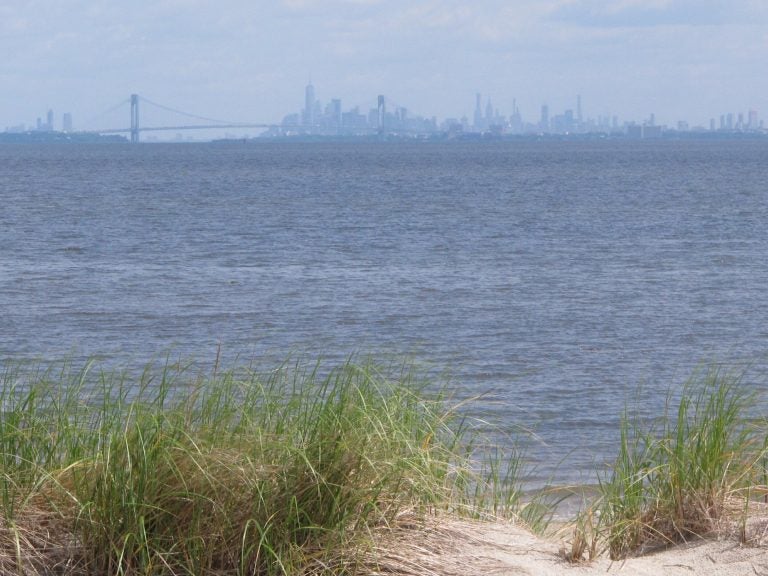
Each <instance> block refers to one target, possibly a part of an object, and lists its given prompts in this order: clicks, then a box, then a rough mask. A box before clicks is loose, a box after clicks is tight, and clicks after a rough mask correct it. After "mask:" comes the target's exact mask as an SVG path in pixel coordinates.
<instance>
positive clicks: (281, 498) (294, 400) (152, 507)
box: [0, 362, 519, 576]
mask: <svg viewBox="0 0 768 576" xmlns="http://www.w3.org/2000/svg"><path fill="white" fill-rule="evenodd" d="M429 398H430V395H428V394H426V393H425V392H424V391H423V383H421V382H417V381H414V380H413V379H412V376H411V375H410V373H408V372H406V371H403V372H400V373H399V379H398V380H393V379H389V378H386V377H384V376H383V374H382V373H381V371H380V370H379V369H377V368H376V367H374V366H372V365H358V364H353V363H351V362H350V363H347V364H345V365H343V366H341V367H339V368H338V369H335V370H331V371H329V372H328V373H327V374H325V375H323V376H320V375H319V374H318V372H317V371H316V370H303V369H302V368H300V367H298V366H294V367H290V368H283V369H281V370H277V371H273V372H271V373H270V375H269V376H267V377H264V376H262V375H260V374H256V373H252V372H245V371H244V372H238V371H229V372H218V373H216V374H215V375H214V376H213V377H210V378H202V379H200V378H193V379H192V380H189V379H187V378H186V377H185V374H184V371H183V369H181V368H179V367H176V366H166V367H165V368H164V369H163V370H161V371H160V373H159V374H158V373H157V372H154V371H153V370H151V369H148V370H146V371H145V372H144V374H143V375H142V376H141V377H140V379H139V381H138V382H131V381H130V379H129V378H128V377H127V376H125V375H122V374H118V375H116V374H114V373H108V374H105V373H95V372H91V369H90V367H89V366H86V367H85V368H83V369H82V370H80V371H72V370H71V369H69V368H67V367H65V368H64V369H63V370H60V371H57V372H51V371H41V370H33V371H32V372H20V371H14V372H9V373H7V374H6V376H5V380H4V386H3V387H2V388H0V406H3V418H2V419H0V498H1V499H0V503H1V504H2V509H1V510H0V512H1V513H0V522H1V523H0V573H2V574H16V575H20V576H21V575H23V576H28V575H29V576H32V575H42V574H61V575H62V576H79V575H81V574H98V575H105V576H106V575H109V576H111V575H116V576H122V575H125V576H129V575H130V576H134V575H146V576H177V575H178V576H180V575H190V576H191V575H194V576H206V575H207V576H223V575H229V574H231V575H233V576H234V575H243V576H245V575H265V576H266V575H278V574H291V575H294V574H297V575H301V574H326V573H331V574H339V573H347V574H358V573H364V572H366V571H369V570H378V569H379V568H374V567H373V563H374V560H373V559H374V558H375V559H376V560H375V563H376V565H377V566H380V567H381V566H389V568H387V570H395V571H397V570H400V571H404V570H410V569H411V568H407V565H408V560H407V559H406V557H405V556H402V552H403V551H404V550H407V551H408V557H410V554H411V552H412V553H413V554H414V555H415V556H414V558H418V554H419V550H421V551H422V552H424V554H425V556H424V561H425V562H426V563H428V554H426V551H427V548H425V547H422V548H419V547H418V546H417V545H416V542H418V541H419V540H418V538H414V537H413V536H411V537H409V538H407V539H406V541H407V543H406V544H403V543H400V544H398V545H397V547H391V548H390V547H388V545H387V543H388V542H390V543H391V542H394V541H395V540H393V538H395V539H396V535H397V534H401V533H403V530H405V528H404V526H405V525H406V524H407V522H406V521H405V520H404V519H405V518H412V519H413V520H409V521H408V522H411V524H412V523H413V522H416V519H417V518H418V517H419V516H424V517H426V516H428V515H430V514H433V513H435V512H436V511H440V510H442V511H448V510H450V511H452V513H457V512H459V511H460V512H462V513H465V514H476V515H479V514H483V513H485V509H484V508H485V507H491V508H503V509H504V510H505V511H506V512H509V513H514V511H513V507H514V505H515V503H516V502H517V496H516V495H515V494H510V493H509V491H514V490H516V488H517V478H516V477H514V476H510V475H509V474H503V475H500V476H499V475H492V476H491V477H489V478H485V477H483V476H478V475H477V473H476V472H475V470H477V469H483V468H484V469H492V470H494V471H500V470H518V469H519V468H518V467H517V465H516V464H515V463H513V464H502V463H498V462H496V463H493V464H492V465H490V466H485V467H483V466H478V465H477V463H474V462H472V461H471V460H470V455H471V454H470V451H469V448H468V446H470V445H471V444H472V442H471V439H470V438H468V437H466V436H465V435H466V432H467V429H466V428H464V427H463V426H462V422H461V420H460V419H455V418H454V417H455V414H454V413H453V411H452V410H450V409H448V408H446V406H445V405H444V403H443V401H442V400H440V399H439V398H434V399H429ZM477 494H482V495H483V497H482V499H478V498H477V496H476V495H477ZM499 502H503V505H498V503H499ZM395 550H397V551H398V553H397V554H395V552H394V551H395ZM398 562H399V563H400V565H401V566H400V568H397V569H396V568H395V565H396V564H397V563H398ZM415 562H416V563H415V564H413V568H412V570H413V571H414V572H413V573H424V572H421V571H420V569H419V568H417V567H416V566H417V565H418V564H419V562H418V561H415ZM425 566H426V564H425ZM404 573H408V572H404Z"/></svg>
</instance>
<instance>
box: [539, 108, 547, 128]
mask: <svg viewBox="0 0 768 576" xmlns="http://www.w3.org/2000/svg"><path fill="white" fill-rule="evenodd" d="M539 129H540V130H541V131H542V132H547V131H548V130H549V106H547V105H546V104H542V106H541V119H540V120H539Z"/></svg>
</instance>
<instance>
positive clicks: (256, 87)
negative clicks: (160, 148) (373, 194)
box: [0, 0, 768, 127]
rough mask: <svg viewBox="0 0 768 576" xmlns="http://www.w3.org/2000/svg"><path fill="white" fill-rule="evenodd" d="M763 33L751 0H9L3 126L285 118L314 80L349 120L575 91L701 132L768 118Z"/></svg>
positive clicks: (555, 105) (1, 30) (0, 70)
mask: <svg viewBox="0 0 768 576" xmlns="http://www.w3.org/2000/svg"><path fill="white" fill-rule="evenodd" d="M766 30H768V4H767V3H765V2H761V1H757V0H734V1H733V2H729V3H727V4H726V3H722V2H719V1H715V0H696V1H694V0H643V1H640V0H614V1H611V2H608V1H601V0H516V1H515V2H513V3H510V2H507V1H504V0H481V1H479V2H474V3H467V2H461V1H459V0H388V1H386V2H385V1H384V0H324V1H323V2H320V1H319V0H276V2H272V3H253V2H246V1H245V0H224V1H223V2H221V1H219V2H213V0H152V1H150V0H135V2H132V3H131V6H130V9H129V10H126V9H125V7H124V6H122V5H118V4H116V3H110V2H104V3H97V4H94V3H93V2H90V1H88V0H64V1H61V2H59V1H54V0H35V1H32V2H30V1H28V0H7V1H6V2H3V4H2V6H0V49H2V50H3V54H5V58H4V59H3V60H2V61H1V62H0V81H1V82H2V85H3V88H4V90H3V92H2V94H0V127H5V126H12V125H15V124H18V123H20V122H25V123H26V124H30V123H34V120H35V118H36V117H37V116H40V115H42V116H43V117H44V116H45V112H46V111H47V110H48V109H50V108H53V109H54V110H59V111H67V112H70V113H71V114H72V116H73V118H74V119H75V124H76V125H77V124H78V122H83V121H85V120H86V119H88V118H90V117H91V116H93V115H94V114H95V113H98V112H99V111H101V110H102V109H103V108H104V107H105V106H109V105H110V104H111V103H113V102H115V101H116V99H118V98H122V97H125V96H124V95H128V94H131V93H139V94H147V95H148V96H150V97H152V98H153V99H155V100H157V101H159V102H169V103H175V104H176V105H178V106H180V107H182V108H183V109H185V110H188V111H190V112H194V113H198V114H201V115H207V116H211V117H214V118H230V117H234V118H238V119H240V118H242V119H253V120H257V121H264V120H274V121H278V120H279V119H280V118H282V117H283V116H284V115H285V114H287V113H289V112H291V111H296V110H300V109H301V108H302V102H303V96H304V94H303V89H304V86H305V85H306V83H307V79H309V78H310V77H311V78H313V79H314V80H315V84H316V85H317V86H318V89H317V97H318V98H319V99H322V100H324V101H327V100H329V99H330V98H331V95H334V96H333V97H341V98H342V99H343V101H344V103H345V104H344V105H345V108H347V107H353V106H355V105H358V106H360V107H361V109H363V110H367V109H369V107H372V106H373V107H375V106H376V103H375V98H376V97H377V95H378V94H386V95H387V97H388V98H390V99H391V100H392V101H394V102H401V103H403V105H404V106H406V107H407V108H408V109H409V110H410V111H411V112H412V113H413V114H414V115H422V116H433V115H434V116H437V117H438V118H450V117H456V118H461V117H462V116H466V117H468V118H469V119H470V121H472V120H473V115H474V109H475V106H474V104H475V102H474V97H475V96H474V95H475V93H476V92H480V93H481V94H483V95H484V96H485V95H490V96H491V98H492V100H493V105H494V106H495V107H497V108H499V109H500V110H503V111H506V114H507V115H509V114H511V113H512V111H513V110H514V109H515V108H517V109H519V111H520V113H521V114H522V116H523V117H525V118H535V117H538V116H539V115H540V108H541V106H542V104H546V105H547V106H548V107H549V109H550V111H552V113H553V114H554V113H555V111H564V110H566V109H573V110H575V109H576V105H575V103H574V99H575V97H576V95H581V97H582V99H583V102H584V105H583V108H584V109H583V114H584V115H589V116H590V117H593V118H597V117H599V116H603V117H612V116H618V117H619V118H621V119H635V120H637V121H640V120H642V119H645V118H648V117H649V116H650V114H655V117H656V121H657V122H658V123H659V124H666V125H669V126H674V125H675V124H676V122H677V121H679V120H683V121H686V122H688V123H689V124H690V125H691V126H695V125H702V126H707V125H708V123H709V120H710V118H712V117H715V118H716V121H717V122H719V115H720V114H724V113H725V114H727V113H729V112H732V113H734V114H738V113H739V112H742V113H744V114H748V113H749V110H756V111H758V112H763V111H765V110H768V77H767V76H766V75H765V74H763V73H762V69H763V68H764V64H765V59H766V55H768V33H767V32H766ZM335 95H339V96H335ZM372 100H373V101H372ZM57 114H58V112H57ZM254 116H256V117H255V118H254Z"/></svg>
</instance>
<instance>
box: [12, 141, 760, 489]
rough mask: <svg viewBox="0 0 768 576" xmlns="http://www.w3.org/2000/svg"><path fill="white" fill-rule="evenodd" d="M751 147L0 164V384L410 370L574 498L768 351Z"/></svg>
mask: <svg viewBox="0 0 768 576" xmlns="http://www.w3.org/2000/svg"><path fill="white" fill-rule="evenodd" d="M767 183H768V141H766V140H728V141H704V140H702V141H680V142H675V141H655V142H652V141H621V140H608V141H583V142H557V141H547V142H537V141H520V142H477V143H429V142H422V143H385V142H381V143H376V142H315V143H297V142H268V143H253V142H249V143H208V144H167V145H166V144H146V145H137V146H134V145H70V146H67V145H49V146H46V145H34V146H31V145H30V146H25V145H4V146H0V202H1V203H2V205H1V206H0V362H3V363H7V362H10V361H15V360H24V359H36V360H40V361H51V360H57V359H61V358H85V357H92V356H98V357H100V358H102V359H103V361H104V362H106V363H107V364H109V363H113V364H115V365H119V366H125V365H138V366H139V367H142V366H143V365H144V364H145V363H146V362H147V361H149V360H150V359H152V358H153V357H157V356H158V355H161V356H162V354H165V353H171V354H173V355H175V356H178V357H184V358H192V359H195V360H196V361H200V362H203V363H205V362H210V363H212V362H214V361H215V358H216V355H217V350H218V349H219V348H221V350H222V353H223V355H224V363H225V364H227V363H230V364H231V363H236V362H248V363H250V362H252V361H253V362H255V363H256V364H257V365H263V366H270V365H272V366H274V365H276V364H277V363H279V362H280V361H283V360H285V359H287V358H289V357H302V358H307V359H310V360H311V361H313V360H315V359H317V358H322V359H324V361H325V362H326V363H329V364H333V363H338V362H340V361H343V360H344V359H345V358H347V357H349V356H350V355H352V354H358V355H370V356H372V357H374V358H379V359H384V360H385V361H387V362H389V361H394V362H397V361H402V360H403V359H410V360H411V361H412V362H414V363H415V364H416V365H417V366H419V367H421V369H423V370H424V371H425V372H427V373H430V374H435V375H438V376H437V377H438V379H439V380H442V382H444V383H446V386H447V387H448V389H449V390H450V391H451V393H452V394H453V395H454V397H455V399H456V401H457V402H458V401H460V400H461V399H464V398H469V397H474V396H476V395H480V398H479V399H477V400H475V401H473V402H472V403H470V404H469V405H468V406H466V407H464V408H463V409H464V410H466V411H467V413H469V414H470V415H472V416H473V417H478V418H480V419H482V420H483V421H487V422H488V423H489V425H490V426H493V427H494V429H496V430H498V431H499V432H500V437H502V438H503V437H504V433H505V432H509V433H511V434H512V435H513V436H514V435H515V433H516V432H519V431H520V430H524V431H525V432H523V434H524V435H525V437H526V438H527V440H526V444H527V459H528V461H529V462H530V463H532V464H534V465H535V467H536V471H535V472H532V473H531V477H530V478H529V480H530V481H531V482H533V483H536V482H543V481H545V480H547V479H549V480H552V481H555V482H557V483H564V482H592V481H594V474H595V470H596V469H599V468H600V466H601V465H602V463H603V462H605V461H606V460H607V459H609V458H610V457H611V456H612V454H613V453H614V451H615V449H616V442H617V439H618V422H619V419H620V416H621V413H622V411H623V409H624V407H625V405H626V403H627V402H629V403H630V404H632V405H634V406H636V407H638V409H639V410H640V411H641V412H642V413H644V414H645V415H650V416H652V415H654V414H660V413H661V412H662V411H663V410H664V406H665V402H666V399H667V396H668V394H669V393H670V392H672V393H674V391H675V390H679V388H680V386H681V385H682V383H683V382H684V381H685V380H686V378H688V377H689V376H690V374H691V373H692V371H694V370H695V369H696V367H697V366H700V365H701V363H702V362H707V361H715V362H722V363H725V364H727V365H729V366H741V365H744V364H746V363H750V364H752V365H753V367H754V366H757V367H758V370H754V369H752V370H751V371H750V372H749V373H750V374H756V377H755V378H754V380H752V379H751V376H750V378H747V379H745V382H744V385H745V386H752V387H755V388H756V389H759V388H760V387H761V386H762V384H763V383H762V382H761V379H760V377H759V373H760V371H761V370H760V369H759V367H760V366H761V364H762V363H763V361H764V359H765V352H766V349H768V295H767V293H766V290H767V287H768V259H767V258H766V255H767V254H768V231H767V230H766V225H767V224H768V184H767Z"/></svg>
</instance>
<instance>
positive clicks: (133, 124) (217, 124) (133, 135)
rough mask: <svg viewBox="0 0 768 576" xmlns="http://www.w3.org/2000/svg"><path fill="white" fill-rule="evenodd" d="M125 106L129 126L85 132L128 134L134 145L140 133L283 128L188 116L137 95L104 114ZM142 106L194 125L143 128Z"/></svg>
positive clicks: (266, 124) (194, 115) (193, 115)
mask: <svg viewBox="0 0 768 576" xmlns="http://www.w3.org/2000/svg"><path fill="white" fill-rule="evenodd" d="M126 105H129V106H130V126H128V127H123V128H99V129H93V130H86V132H88V133H92V134H129V135H130V140H131V142H133V143H136V142H139V140H140V135H141V133H142V132H170V131H181V130H209V129H211V130H213V129H231V128H261V129H270V128H283V126H282V125H280V124H274V123H271V124H270V123H264V122H231V121H226V120H217V119H215V118H207V117H205V116H199V115H197V114H190V113H189V112H184V111H182V110H177V109H175V108H172V107H170V106H164V105H163V104H158V103H157V102H153V101H151V100H149V99H148V98H144V97H140V96H139V95H138V94H131V96H130V98H128V99H126V100H123V101H121V102H120V103H118V104H117V105H115V106H113V107H112V108H110V109H109V110H108V111H107V112H105V114H106V113H108V112H113V111H115V110H117V109H120V108H123V107H124V106H126ZM144 105H150V106H152V107H154V108H159V109H160V110H164V111H166V112H172V113H174V114H178V115H181V116H183V117H185V118H188V119H190V120H194V121H195V123H189V124H167V125H161V126H144V125H143V124H142V123H141V114H140V109H142V108H143V107H144Z"/></svg>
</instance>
